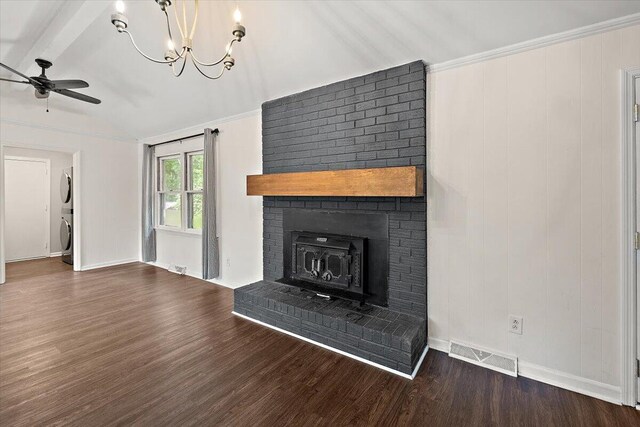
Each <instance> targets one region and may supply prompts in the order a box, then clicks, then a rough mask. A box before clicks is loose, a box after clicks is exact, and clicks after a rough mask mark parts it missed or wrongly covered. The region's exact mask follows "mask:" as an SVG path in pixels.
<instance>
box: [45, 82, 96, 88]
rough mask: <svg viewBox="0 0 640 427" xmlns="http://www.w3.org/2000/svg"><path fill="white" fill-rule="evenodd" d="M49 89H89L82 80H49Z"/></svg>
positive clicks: (87, 84)
mask: <svg viewBox="0 0 640 427" xmlns="http://www.w3.org/2000/svg"><path fill="white" fill-rule="evenodd" d="M49 84H51V89H81V88H84V87H89V83H87V82H85V81H84V80H50V81H49Z"/></svg>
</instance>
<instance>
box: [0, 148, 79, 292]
mask: <svg viewBox="0 0 640 427" xmlns="http://www.w3.org/2000/svg"><path fill="white" fill-rule="evenodd" d="M4 147H11V148H26V149H31V150H44V151H54V152H60V153H68V154H71V155H72V156H73V234H74V237H73V271H82V249H83V248H82V238H81V233H82V200H81V185H82V152H81V151H79V150H73V149H64V148H59V147H49V146H46V145H38V144H15V145H14V144H11V143H4V142H2V141H0V285H1V284H3V283H5V282H6V271H5V270H6V269H5V264H6V263H5V257H6V251H5V246H4V225H5V219H4V217H5V212H4Z"/></svg>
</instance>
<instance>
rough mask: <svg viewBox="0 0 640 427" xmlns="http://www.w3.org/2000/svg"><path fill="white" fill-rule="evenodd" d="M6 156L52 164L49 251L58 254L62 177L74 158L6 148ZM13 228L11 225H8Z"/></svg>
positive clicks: (59, 154) (61, 154) (55, 152)
mask: <svg viewBox="0 0 640 427" xmlns="http://www.w3.org/2000/svg"><path fill="white" fill-rule="evenodd" d="M4 154H5V156H19V157H31V158H38V159H47V160H49V162H50V165H51V166H50V167H51V170H50V171H49V181H50V186H51V191H50V200H49V222H50V224H49V229H50V240H49V242H50V243H49V251H50V252H51V253H52V254H58V253H60V250H61V243H60V211H61V209H62V200H60V176H61V175H62V170H63V169H66V168H70V167H71V166H72V164H73V156H72V155H71V154H69V153H63V152H57V151H48V150H30V149H25V148H13V147H5V149H4ZM7 226H8V227H11V224H7Z"/></svg>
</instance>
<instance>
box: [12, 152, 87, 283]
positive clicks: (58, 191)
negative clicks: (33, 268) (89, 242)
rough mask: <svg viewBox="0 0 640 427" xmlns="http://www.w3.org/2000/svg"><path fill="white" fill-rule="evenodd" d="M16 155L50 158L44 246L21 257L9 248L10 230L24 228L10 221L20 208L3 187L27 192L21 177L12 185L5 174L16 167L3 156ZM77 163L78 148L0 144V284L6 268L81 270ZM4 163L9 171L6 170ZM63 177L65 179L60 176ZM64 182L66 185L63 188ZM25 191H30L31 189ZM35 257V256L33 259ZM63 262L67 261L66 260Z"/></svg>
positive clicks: (78, 157) (78, 172) (78, 159)
mask: <svg viewBox="0 0 640 427" xmlns="http://www.w3.org/2000/svg"><path fill="white" fill-rule="evenodd" d="M16 157H22V158H29V159H31V160H34V159H40V160H43V159H44V160H49V167H48V174H47V178H48V180H49V203H48V206H47V211H48V212H47V214H48V215H49V221H48V222H47V224H46V226H45V227H47V226H48V234H47V237H48V243H47V248H46V250H45V251H44V252H40V253H37V252H33V251H30V252H29V253H28V254H27V255H24V254H22V255H21V256H15V255H14V252H13V249H12V248H13V247H15V244H14V243H13V242H14V241H15V240H16V239H15V238H14V236H12V233H13V232H14V231H15V230H16V229H18V230H17V231H18V232H20V229H23V228H24V224H23V226H21V227H15V226H14V225H13V223H16V221H15V218H16V217H18V218H19V219H21V218H22V215H21V214H17V215H16V214H13V213H12V210H13V211H14V212H15V211H16V210H19V209H14V206H15V205H16V204H15V203H14V201H13V200H11V198H12V197H13V196H11V195H6V194H5V191H6V190H9V191H10V192H12V194H14V195H16V197H20V194H22V195H24V194H25V193H27V191H21V190H20V182H21V181H22V180H20V179H16V180H14V181H17V182H18V183H17V184H15V183H14V184H12V183H11V181H12V178H11V177H9V176H7V175H8V173H12V171H11V169H15V168H14V167H13V166H14V165H9V164H7V162H5V159H7V158H8V159H9V160H10V161H11V160H15V158H16ZM80 165H81V153H80V152H79V151H67V150H60V151H57V150H55V149H54V150H51V149H49V148H48V147H43V146H33V147H30V146H28V145H22V144H21V145H5V144H1V145H0V284H2V283H5V282H6V281H11V279H10V277H7V274H6V273H7V270H10V271H18V270H20V271H22V270H25V271H26V270H29V268H28V267H29V265H32V264H33V263H44V264H46V265H47V266H50V267H51V268H54V269H55V270H58V269H67V268H73V270H75V271H80V270H81V268H82V267H81V259H82V258H81V252H80V249H81V245H80V226H81V225H80V215H79V214H80V207H81V206H80V194H79V193H80ZM7 166H8V169H9V170H7ZM63 172H67V174H65V173H63ZM12 174H13V173H12ZM67 175H71V176H72V177H73V181H72V182H71V183H70V182H68V181H69V179H68V177H67ZM65 177H66V178H67V179H63V178H65ZM7 180H8V181H9V182H7ZM65 183H68V184H69V185H68V186H67V187H66V188H63V187H64V185H63V184H65ZM8 185H11V187H15V188H17V190H15V191H14V190H12V189H10V188H9V189H8V188H7V187H8ZM28 192H29V193H31V191H28ZM9 203H11V206H9ZM74 207H75V208H74ZM24 209H26V208H24V206H23V209H22V210H24ZM12 218H13V219H12ZM34 228H35V227H34ZM63 231H64V233H63ZM45 234H46V233H45ZM34 235H35V230H34ZM21 238H22V237H21ZM65 251H66V252H65ZM65 255H66V256H65ZM34 258H36V259H35V260H34ZM24 260H29V261H24ZM21 261H24V262H21ZM63 261H66V263H65V262H63ZM5 262H6V264H5Z"/></svg>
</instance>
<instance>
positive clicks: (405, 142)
mask: <svg viewBox="0 0 640 427" xmlns="http://www.w3.org/2000/svg"><path fill="white" fill-rule="evenodd" d="M425 81H426V70H425V65H424V63H423V62H422V61H416V62H412V63H410V64H406V65H402V66H399V67H394V68H391V69H388V70H384V71H379V72H376V73H372V74H368V75H366V76H361V77H356V78H353V79H349V80H345V81H342V82H338V83H334V84H330V85H327V86H323V87H320V88H316V89H312V90H308V91H305V92H302V93H299V94H295V95H291V96H287V97H284V98H280V99H276V100H273V101H269V102H266V103H264V104H263V105H262V146H263V149H262V154H263V173H265V174H266V173H278V172H294V171H312V170H327V169H350V168H365V167H385V166H407V165H418V166H423V167H424V166H425V165H426V137H425V134H426V83H425ZM263 204H264V239H263V245H264V277H265V279H267V280H274V279H279V278H281V277H282V268H283V263H282V237H283V236H282V213H283V210H284V209H290V208H304V209H322V210H331V211H349V212H365V213H366V212H379V211H384V212H387V213H388V214H389V238H390V248H389V256H390V266H389V308H390V309H392V310H396V311H398V312H402V313H407V314H412V315H415V316H419V317H422V318H426V282H427V279H426V216H425V210H426V198H425V197H416V198H392V197H381V198H376V197H364V198H356V197H299V198H296V197H265V198H264V202H263Z"/></svg>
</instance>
